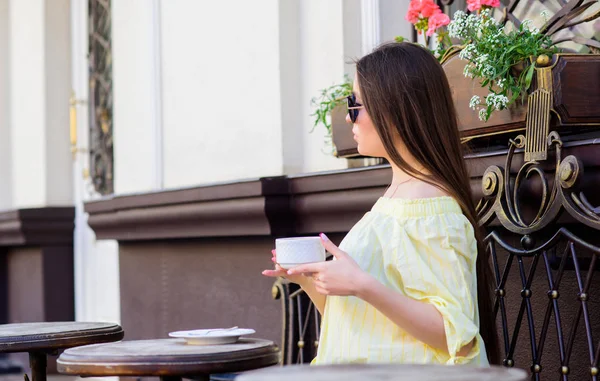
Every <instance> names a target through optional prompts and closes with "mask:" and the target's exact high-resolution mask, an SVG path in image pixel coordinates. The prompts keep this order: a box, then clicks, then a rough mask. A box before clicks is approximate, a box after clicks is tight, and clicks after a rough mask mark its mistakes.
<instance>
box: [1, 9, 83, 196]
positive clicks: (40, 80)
mask: <svg viewBox="0 0 600 381" xmlns="http://www.w3.org/2000/svg"><path fill="white" fill-rule="evenodd" d="M69 15H70V14H69V0H11V1H10V5H9V25H10V27H9V34H10V44H9V45H10V47H9V50H8V52H9V60H10V80H9V81H10V111H9V114H10V124H11V126H10V127H11V128H10V133H11V145H12V161H11V171H12V195H13V207H15V208H20V207H32V206H47V205H70V204H72V169H71V168H72V163H71V154H70V147H69V144H70V142H69V95H70V90H71V73H70V60H71V58H70V22H69Z"/></svg>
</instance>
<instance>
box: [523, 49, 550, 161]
mask: <svg viewBox="0 0 600 381" xmlns="http://www.w3.org/2000/svg"><path fill="white" fill-rule="evenodd" d="M536 63H537V67H536V72H537V89H536V90H535V91H533V92H532V93H531V94H529V96H528V99H527V122H526V127H525V138H526V143H525V161H526V162H533V161H543V160H546V159H547V158H548V144H547V143H546V142H547V140H548V133H549V132H550V112H551V110H552V105H553V104H554V102H553V97H552V67H545V66H548V64H549V63H550V58H549V57H548V56H546V55H541V56H539V57H538V58H537V60H536Z"/></svg>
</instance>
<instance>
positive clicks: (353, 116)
mask: <svg viewBox="0 0 600 381" xmlns="http://www.w3.org/2000/svg"><path fill="white" fill-rule="evenodd" d="M346 99H347V100H348V107H356V101H355V98H354V94H352V95H349V96H348V97H346ZM348 116H349V117H350V120H351V121H352V123H356V118H358V110H357V109H351V108H348Z"/></svg>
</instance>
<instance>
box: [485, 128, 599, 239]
mask: <svg viewBox="0 0 600 381" xmlns="http://www.w3.org/2000/svg"><path fill="white" fill-rule="evenodd" d="M509 144H510V146H509V149H508V154H507V156H506V165H505V168H500V167H498V166H491V167H489V168H488V169H487V170H486V171H485V173H484V175H483V179H482V189H483V194H484V196H485V197H484V198H483V199H482V200H481V201H480V203H479V205H478V206H477V210H478V214H479V218H480V222H481V224H482V225H485V224H487V223H488V222H490V220H491V219H492V218H493V217H497V218H498V220H499V222H500V223H501V224H502V226H503V227H505V228H506V229H508V230H509V231H511V232H514V233H519V234H531V233H533V232H535V231H538V230H540V229H542V228H544V227H546V226H548V225H549V224H550V223H552V222H554V221H555V220H556V218H557V217H558V215H559V212H560V211H561V208H564V209H565V210H566V211H567V212H568V213H569V214H570V215H571V216H572V217H574V218H575V219H576V220H577V221H579V222H581V223H583V224H585V225H587V226H590V227H592V228H595V229H600V214H599V211H600V210H599V208H597V207H593V206H592V205H591V204H590V203H589V201H588V200H587V198H586V197H585V195H584V194H583V192H581V191H579V189H578V185H579V183H580V180H581V178H582V174H583V165H582V164H581V163H580V161H579V160H578V159H577V158H576V157H575V156H573V155H569V156H567V157H565V158H564V159H563V158H562V155H561V152H562V145H563V143H562V141H561V139H560V136H559V135H558V133H557V132H555V131H553V132H551V133H550V134H549V135H548V146H550V147H554V150H555V156H556V166H555V171H554V181H553V182H552V185H550V184H549V182H548V179H547V178H546V176H545V171H544V169H543V168H542V165H541V163H540V162H538V161H529V162H526V163H525V164H524V165H523V166H522V167H521V168H520V170H519V171H518V173H517V175H516V178H515V180H514V184H513V183H512V182H511V176H510V168H511V166H512V161H513V157H514V153H515V150H516V149H522V148H524V146H525V137H524V136H523V135H519V136H517V138H516V139H514V140H511V141H510V143H509ZM534 174H535V175H537V176H538V177H539V179H540V181H541V184H542V194H541V197H540V206H539V209H538V211H537V214H536V216H535V218H533V220H532V221H531V222H526V221H525V220H524V218H523V216H522V212H521V211H522V207H521V205H520V202H519V197H518V195H519V189H520V187H521V186H522V184H523V182H524V181H525V180H526V179H528V178H529V177H531V176H532V175H534Z"/></svg>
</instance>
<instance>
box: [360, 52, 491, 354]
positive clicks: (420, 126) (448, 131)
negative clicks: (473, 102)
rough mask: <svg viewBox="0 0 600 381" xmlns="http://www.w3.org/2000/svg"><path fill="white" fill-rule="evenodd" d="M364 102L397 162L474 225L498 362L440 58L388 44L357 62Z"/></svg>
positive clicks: (487, 327)
mask: <svg viewBox="0 0 600 381" xmlns="http://www.w3.org/2000/svg"><path fill="white" fill-rule="evenodd" d="M356 72H357V76H358V85H359V88H360V91H361V97H362V100H363V103H364V106H365V108H366V110H367V112H368V113H369V116H370V117H371V119H372V121H373V124H374V125H375V128H376V130H377V132H378V134H379V136H380V138H381V140H382V141H383V145H384V147H385V150H386V152H387V154H388V156H389V158H390V160H391V161H393V163H394V164H396V165H397V166H398V167H400V169H402V170H403V171H405V172H406V173H408V174H410V175H412V176H414V177H417V178H419V179H422V180H423V181H426V182H428V183H430V184H432V185H434V186H436V187H438V188H440V189H441V190H443V191H445V192H447V193H448V194H449V195H451V196H452V197H453V198H454V199H456V201H457V202H458V203H459V205H460V206H461V208H462V211H463V214H464V215H465V216H466V217H467V218H468V220H469V221H470V222H471V224H472V225H473V229H474V231H475V238H476V239H477V243H478V245H477V246H478V253H477V265H476V268H477V299H478V304H479V320H480V328H479V330H480V333H481V337H482V338H483V340H484V343H485V345H486V350H487V355H488V359H489V361H490V362H491V363H493V364H497V363H499V360H500V358H499V357H500V356H499V352H498V337H497V333H496V323H495V318H494V314H493V304H492V294H491V291H492V289H491V281H492V274H491V269H490V266H489V259H488V256H487V252H486V251H485V249H484V248H483V245H482V233H481V231H480V228H479V224H478V221H477V213H476V211H475V204H474V201H473V197H472V194H471V187H470V184H469V174H468V171H467V167H466V164H465V161H464V157H463V148H462V145H461V142H460V136H459V132H458V121H457V116H456V111H455V109H454V103H453V100H452V96H451V93H450V86H449V84H448V79H447V78H446V75H445V73H444V70H443V69H442V66H441V65H440V64H439V62H438V61H437V59H436V58H435V57H434V56H433V55H432V54H431V53H430V52H429V51H427V50H426V49H424V48H423V47H421V46H419V45H416V44H412V43H407V42H402V43H388V44H384V45H382V46H380V47H379V48H377V49H376V50H374V51H373V52H372V53H370V54H368V55H366V56H364V57H363V58H361V59H360V60H358V61H357V63H356ZM397 136H400V139H401V140H402V142H403V143H404V144H405V145H406V148H407V150H408V151H409V152H410V153H411V154H412V155H413V156H414V158H415V159H416V160H417V162H418V163H419V164H421V165H422V166H423V168H424V169H425V170H426V172H427V174H424V173H421V172H419V171H417V170H416V169H415V168H412V167H411V166H410V165H409V164H408V163H407V162H406V161H405V160H404V159H403V158H402V156H401V155H400V153H399V152H398V149H397V148H396V147H395V145H394V141H396V139H395V137H397Z"/></svg>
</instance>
